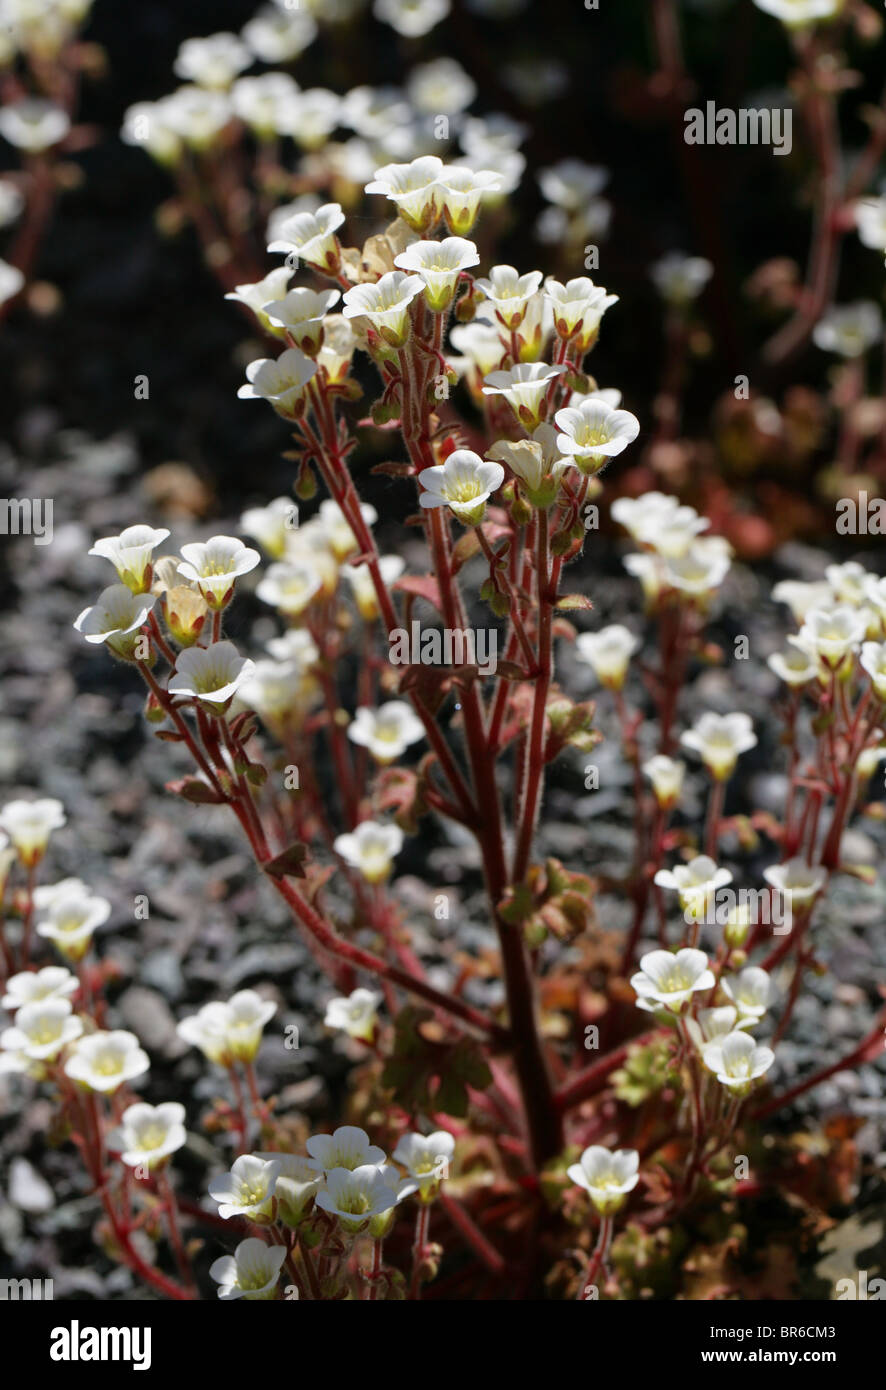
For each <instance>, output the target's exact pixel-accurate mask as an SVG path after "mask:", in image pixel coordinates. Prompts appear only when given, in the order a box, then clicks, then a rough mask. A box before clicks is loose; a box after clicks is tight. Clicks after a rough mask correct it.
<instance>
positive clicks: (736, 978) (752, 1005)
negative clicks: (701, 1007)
mask: <svg viewBox="0 0 886 1390" xmlns="http://www.w3.org/2000/svg"><path fill="white" fill-rule="evenodd" d="M720 987H721V988H722V990H723V993H724V994H725V995H726V996H727V997H728V998H729V999H731V1000H732V1002H733V1004H734V1005H735V1007H736V1008H737V1010H738V1017H739V1020H740V1025H743V1024H747V1021H748V1020H749V1019H750V1020H752V1021H753V1022H754V1023H758V1022H759V1021H760V1019H761V1018H762V1017H763V1015H764V1014H765V1012H766V1010H767V1008H768V1007H769V1003H770V994H771V988H772V986H771V981H770V979H769V976H768V975H767V973H766V971H765V970H761V969H760V966H759V965H748V966H746V967H745V969H744V970H740V971H739V972H738V974H737V975H725V976H724V977H723V979H722V980H721V981H720Z"/></svg>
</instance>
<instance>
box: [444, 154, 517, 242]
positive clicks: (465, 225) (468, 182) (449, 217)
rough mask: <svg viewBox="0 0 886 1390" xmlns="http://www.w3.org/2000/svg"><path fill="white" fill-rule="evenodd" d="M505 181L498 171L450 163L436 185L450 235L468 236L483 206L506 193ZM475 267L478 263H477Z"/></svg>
mask: <svg viewBox="0 0 886 1390" xmlns="http://www.w3.org/2000/svg"><path fill="white" fill-rule="evenodd" d="M504 184H505V180H504V178H503V177H502V174H501V173H500V172H499V171H498V170H496V169H473V168H470V167H469V166H468V165H467V164H447V165H446V166H445V167H444V169H443V172H442V174H441V175H440V178H439V181H438V184H437V196H438V198H439V199H440V200H441V201H442V204H443V216H444V218H445V219H446V225H447V227H448V228H449V230H450V232H452V233H454V235H455V236H462V237H463V236H467V234H468V232H469V231H470V230H471V228H472V227H473V225H474V223H475V222H476V220H477V214H478V212H479V211H480V203H481V202H482V201H483V199H484V198H489V197H491V196H492V195H493V194H495V193H503V192H504V191H505V188H504ZM475 264H476V262H475Z"/></svg>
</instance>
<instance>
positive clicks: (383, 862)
mask: <svg viewBox="0 0 886 1390" xmlns="http://www.w3.org/2000/svg"><path fill="white" fill-rule="evenodd" d="M402 848H403V831H402V830H401V829H400V828H399V826H397V825H384V824H382V823H381V822H380V821H371V820H364V821H361V822H360V824H359V825H358V826H357V828H356V830H354V831H353V832H352V833H350V834H347V835H339V836H337V837H336V840H335V852H336V854H340V855H341V857H342V859H344V861H345V863H346V864H349V865H350V866H351V868H352V869H357V870H358V872H359V873H361V874H362V875H363V877H364V878H365V879H366V882H367V883H383V882H384V880H385V879H386V878H387V877H388V875H389V874H390V872H391V868H392V867H393V862H394V858H395V856H396V855H398V854H399V853H400V850H401V849H402Z"/></svg>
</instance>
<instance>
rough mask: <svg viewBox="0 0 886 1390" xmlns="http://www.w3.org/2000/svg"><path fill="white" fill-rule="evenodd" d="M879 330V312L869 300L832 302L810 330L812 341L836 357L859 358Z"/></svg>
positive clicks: (877, 336) (880, 321) (881, 318)
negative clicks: (838, 303) (842, 302)
mask: <svg viewBox="0 0 886 1390" xmlns="http://www.w3.org/2000/svg"><path fill="white" fill-rule="evenodd" d="M882 333H883V315H882V314H881V312H880V307H879V305H878V304H875V303H874V301H873V300H871V299H862V300H858V301H857V302H856V303H855V304H842V305H836V304H835V305H833V306H832V308H830V309H828V311H827V313H826V314H824V315H823V316H822V318H820V319H819V321H818V323H817V324H816V325H815V328H814V329H813V331H812V341H813V342H814V343H815V345H816V347H820V348H821V349H822V350H823V351H824V352H836V353H837V354H838V355H839V356H840V357H849V358H852V357H861V355H862V353H864V352H867V350H868V348H869V347H873V345H874V343H876V342H878V341H879V339H880V337H881V335H882Z"/></svg>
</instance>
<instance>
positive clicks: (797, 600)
mask: <svg viewBox="0 0 886 1390" xmlns="http://www.w3.org/2000/svg"><path fill="white" fill-rule="evenodd" d="M772 597H773V598H774V599H775V601H776V603H786V604H787V606H788V608H790V610H791V613H792V614H793V617H794V621H795V622H797V623H802V622H803V620H804V619H805V617H806V614H807V613H811V612H812V610H813V609H815V608H824V607H826V606H827V604H828V603H831V602H833V598H834V594H833V590H832V589H831V586H830V584H826V583H825V582H824V581H823V580H822V581H819V582H817V583H814V584H809V583H806V582H804V581H803V580H801V579H781V580H779V582H778V583H777V584H776V585H775V587H774V588H773V590H772Z"/></svg>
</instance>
